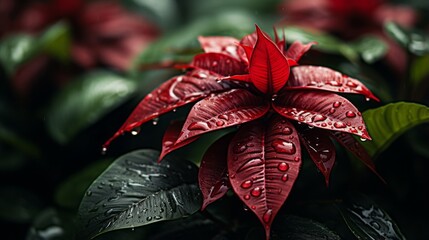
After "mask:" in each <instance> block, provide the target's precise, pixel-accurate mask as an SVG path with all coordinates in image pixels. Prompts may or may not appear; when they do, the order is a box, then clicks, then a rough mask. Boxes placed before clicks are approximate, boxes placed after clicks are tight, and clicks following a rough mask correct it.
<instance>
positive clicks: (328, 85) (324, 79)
mask: <svg viewBox="0 0 429 240" xmlns="http://www.w3.org/2000/svg"><path fill="white" fill-rule="evenodd" d="M286 88H287V89H318V90H325V91H331V92H340V93H354V94H361V95H364V96H365V97H366V98H371V99H373V100H375V101H379V99H378V98H377V97H376V96H374V95H373V94H372V92H371V91H370V90H369V89H368V88H367V87H365V85H363V84H362V83H361V82H360V81H358V80H356V79H354V78H351V77H348V76H346V75H344V74H342V73H340V72H337V71H334V70H332V69H330V68H326V67H319V66H297V67H294V68H292V73H291V76H290V78H289V81H288V82H287V85H286Z"/></svg>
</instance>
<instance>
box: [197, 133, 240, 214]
mask: <svg viewBox="0 0 429 240" xmlns="http://www.w3.org/2000/svg"><path fill="white" fill-rule="evenodd" d="M231 137H232V135H231V134H228V135H225V136H223V137H222V138H220V139H218V140H217V141H216V142H214V143H213V144H212V145H211V146H210V147H209V149H207V151H206V152H205V154H204V156H203V159H202V160H201V165H200V171H199V172H198V183H199V185H200V190H201V193H202V194H203V199H204V200H203V206H202V207H201V211H202V210H204V209H205V208H206V207H207V205H209V204H210V203H212V202H214V201H216V200H218V199H219V198H221V197H223V196H224V195H225V194H226V192H228V189H230V184H229V180H228V175H227V173H228V170H227V165H226V159H227V158H226V157H227V151H228V144H229V142H230V141H231Z"/></svg>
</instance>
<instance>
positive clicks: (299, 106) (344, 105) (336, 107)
mask: <svg viewBox="0 0 429 240" xmlns="http://www.w3.org/2000/svg"><path fill="white" fill-rule="evenodd" d="M273 108H274V110H275V111H276V112H278V113H279V114H280V115H283V116H284V117H286V118H289V119H293V120H296V121H298V122H300V123H305V124H307V125H309V126H314V127H318V128H323V129H328V130H333V131H341V132H348V133H352V134H355V135H357V136H360V137H362V138H364V139H371V138H370V136H369V135H368V132H367V130H366V128H365V123H364V121H363V119H362V117H361V113H360V112H359V111H358V110H357V109H356V107H355V106H354V105H353V104H352V103H351V102H349V101H348V100H347V99H345V98H343V97H341V96H339V95H337V94H334V93H329V92H319V91H306V90H293V91H292V90H291V91H288V92H287V94H284V95H280V96H278V97H277V98H276V99H275V101H274V102H273Z"/></svg>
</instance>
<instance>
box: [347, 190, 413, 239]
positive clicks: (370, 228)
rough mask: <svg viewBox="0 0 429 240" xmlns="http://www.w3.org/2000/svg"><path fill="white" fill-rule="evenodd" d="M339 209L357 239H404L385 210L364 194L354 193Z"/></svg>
mask: <svg viewBox="0 0 429 240" xmlns="http://www.w3.org/2000/svg"><path fill="white" fill-rule="evenodd" d="M339 209H340V212H341V215H342V216H343V218H344V220H345V222H346V224H347V226H348V227H349V229H350V230H351V232H352V233H353V234H354V235H355V236H356V237H357V238H358V239H397V240H405V237H404V236H403V235H402V233H401V231H400V230H399V228H398V226H397V225H396V223H395V222H394V221H393V220H392V218H391V217H390V216H389V215H388V214H387V212H386V211H384V210H383V209H381V208H380V207H378V206H377V205H376V204H375V203H374V202H372V201H371V200H370V199H369V198H367V197H366V196H363V195H358V194H354V195H353V196H352V197H350V200H349V201H348V202H347V204H346V205H344V206H341V207H340V208H339Z"/></svg>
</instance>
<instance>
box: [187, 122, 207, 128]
mask: <svg viewBox="0 0 429 240" xmlns="http://www.w3.org/2000/svg"><path fill="white" fill-rule="evenodd" d="M208 129H209V126H208V125H207V123H205V122H193V123H191V124H190V125H189V126H188V130H208Z"/></svg>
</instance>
